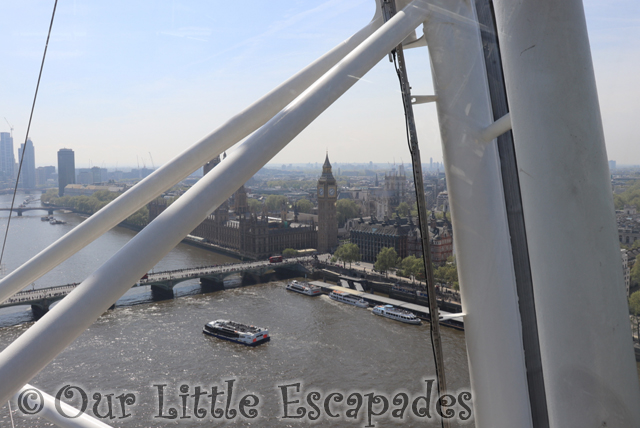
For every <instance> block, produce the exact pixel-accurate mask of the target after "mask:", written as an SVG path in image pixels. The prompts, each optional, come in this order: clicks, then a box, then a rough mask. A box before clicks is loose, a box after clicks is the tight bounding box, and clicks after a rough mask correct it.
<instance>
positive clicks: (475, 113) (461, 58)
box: [424, 0, 532, 428]
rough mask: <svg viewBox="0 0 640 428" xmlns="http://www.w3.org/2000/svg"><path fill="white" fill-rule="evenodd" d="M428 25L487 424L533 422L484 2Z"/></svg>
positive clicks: (482, 419) (472, 366)
mask: <svg viewBox="0 0 640 428" xmlns="http://www.w3.org/2000/svg"><path fill="white" fill-rule="evenodd" d="M432 3H433V5H434V10H437V11H438V12H437V13H436V12H434V13H433V15H432V16H431V18H430V19H429V22H427V23H426V24H425V25H424V34H425V37H426V40H427V45H428V46H429V55H430V57H431V69H432V76H433V86H434V89H435V93H436V96H437V97H438V98H437V102H436V108H437V111H438V120H439V122H440V132H441V137H442V147H443V155H444V166H445V173H446V176H447V188H448V191H449V203H450V206H451V216H452V220H453V239H454V242H455V248H456V258H457V264H458V273H459V278H460V292H461V296H462V310H463V312H464V313H466V316H465V319H464V324H465V338H466V342H467V354H468V358H469V372H470V376H471V388H472V390H473V401H474V411H475V415H474V416H475V423H476V426H477V427H478V428H493V427H520V428H526V427H532V421H531V407H530V403H529V392H528V387H527V377H526V366H525V358H524V351H523V341H522V329H521V323H520V312H519V309H518V296H517V291H516V282H515V272H514V267H513V257H512V251H511V241H510V235H509V228H508V220H507V213H506V208H505V201H504V194H503V190H502V189H503V187H502V178H501V173H500V162H499V158H498V152H497V147H496V143H495V141H494V142H491V143H489V144H486V143H481V142H479V130H480V129H484V128H486V127H488V126H490V125H491V124H492V123H493V114H492V109H491V101H490V94H489V88H488V84H487V79H486V71H485V65H484V57H483V51H482V49H483V46H482V41H481V38H480V29H479V27H478V22H477V17H476V12H475V8H474V2H470V1H466V0H455V1H451V0H436V1H433V2H432Z"/></svg>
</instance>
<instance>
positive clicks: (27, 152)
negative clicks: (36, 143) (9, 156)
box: [18, 138, 36, 189]
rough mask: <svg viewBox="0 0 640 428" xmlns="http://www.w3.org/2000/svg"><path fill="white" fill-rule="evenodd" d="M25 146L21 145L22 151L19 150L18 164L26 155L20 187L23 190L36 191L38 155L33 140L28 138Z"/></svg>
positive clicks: (23, 161)
mask: <svg viewBox="0 0 640 428" xmlns="http://www.w3.org/2000/svg"><path fill="white" fill-rule="evenodd" d="M25 144H26V146H25ZM25 144H21V145H20V149H19V150H18V162H20V161H21V159H22V156H23V153H24V160H22V168H21V170H20V187H22V188H23V189H35V188H36V155H35V150H34V149H33V142H32V141H31V138H27V142H26V143H25ZM18 165H19V164H18Z"/></svg>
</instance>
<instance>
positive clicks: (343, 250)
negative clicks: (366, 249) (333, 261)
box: [334, 243, 360, 268]
mask: <svg viewBox="0 0 640 428" xmlns="http://www.w3.org/2000/svg"><path fill="white" fill-rule="evenodd" d="M334 256H335V257H336V258H337V259H338V260H340V261H342V263H343V265H344V266H345V267H346V264H347V263H349V268H351V263H353V262H358V261H360V248H359V247H358V246H357V245H356V244H351V243H347V244H342V245H341V246H340V247H339V248H338V249H337V250H336V252H335V253H334Z"/></svg>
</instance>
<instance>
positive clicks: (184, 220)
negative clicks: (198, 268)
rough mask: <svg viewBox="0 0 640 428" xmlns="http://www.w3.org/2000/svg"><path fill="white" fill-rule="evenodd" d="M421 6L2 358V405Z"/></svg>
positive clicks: (376, 54) (380, 53)
mask: <svg viewBox="0 0 640 428" xmlns="http://www.w3.org/2000/svg"><path fill="white" fill-rule="evenodd" d="M428 14H429V7H428V5H427V1H426V0H415V1H413V2H412V3H411V4H409V5H408V6H407V7H406V8H405V9H404V10H403V11H401V12H398V13H397V14H396V15H395V16H394V17H393V18H392V19H391V20H389V21H388V22H387V23H385V24H384V25H383V26H382V27H380V29H378V30H377V31H376V32H375V33H374V34H373V35H372V36H370V37H369V38H368V39H367V40H366V41H364V42H363V43H362V44H361V45H360V46H358V47H357V48H356V49H354V50H353V52H351V53H350V54H349V55H347V56H346V58H345V59H344V60H343V61H341V62H340V63H339V64H338V65H336V66H335V67H334V68H333V69H331V71H329V72H328V73H327V74H325V75H324V76H323V77H322V78H321V79H319V80H318V81H317V82H316V84H314V85H312V86H311V87H310V88H309V89H308V90H307V91H305V92H304V93H303V94H302V95H300V96H299V97H298V98H297V99H296V100H295V101H294V102H292V103H291V104H290V105H288V106H287V107H286V108H285V109H284V110H282V111H281V112H280V113H278V114H277V115H276V116H275V117H273V119H271V120H270V121H269V122H268V123H267V124H265V125H264V126H263V127H262V128H260V129H259V130H258V131H257V132H255V133H254V134H253V135H251V136H250V137H249V138H247V140H245V141H244V142H243V143H242V144H240V146H239V147H238V148H237V150H235V151H233V153H232V154H230V155H229V156H228V157H227V158H226V159H225V160H223V161H222V162H221V163H220V164H219V165H217V166H216V167H215V168H214V169H213V170H211V172H210V173H208V174H207V175H206V176H205V177H203V178H202V179H201V180H200V181H198V182H197V183H196V184H195V185H194V186H193V187H192V188H191V189H189V191H187V192H186V193H185V194H184V195H183V196H182V197H181V198H180V199H178V200H177V201H176V202H174V203H173V204H172V205H171V206H169V207H168V208H167V209H166V210H165V211H164V212H163V213H162V214H161V215H160V216H158V217H157V218H156V219H155V220H154V221H153V222H151V223H150V224H149V225H148V226H147V227H145V228H144V229H143V230H142V231H141V232H140V233H138V234H137V235H136V236H135V237H134V238H133V239H131V240H130V241H129V242H128V243H127V244H126V245H125V246H124V247H123V248H122V249H121V250H120V251H119V252H118V253H116V254H115V255H114V256H113V257H112V258H111V259H109V260H108V261H107V262H106V263H105V264H104V265H102V266H101V267H100V268H99V269H98V270H97V271H95V272H94V273H93V274H92V275H90V276H89V277H88V278H87V279H86V280H85V281H83V282H82V283H81V284H80V285H79V286H78V287H77V288H76V289H75V290H74V291H73V292H71V293H70V294H69V295H68V296H67V297H65V298H64V299H62V300H61V301H60V303H58V304H57V305H56V306H55V307H54V308H53V309H51V310H50V311H49V312H48V313H47V314H46V315H44V316H43V317H42V318H41V319H40V320H39V321H38V322H37V323H35V324H34V325H33V326H32V327H31V328H29V330H27V331H26V332H25V333H23V334H22V335H21V336H20V337H19V338H18V339H16V340H15V341H14V342H13V343H12V344H11V345H9V346H8V347H7V348H5V349H4V351H2V353H0V379H2V384H0V402H2V401H6V400H7V399H8V398H9V397H10V396H11V395H12V394H13V393H14V392H15V391H17V390H18V389H19V388H20V387H21V386H22V385H24V384H25V383H26V382H28V381H29V380H30V379H31V378H32V377H33V376H35V375H36V374H37V373H38V372H39V371H40V370H42V369H43V368H44V367H45V366H46V365H47V364H48V363H49V362H50V361H51V360H52V359H53V358H55V356H56V355H58V354H59V353H60V352H62V351H63V350H64V348H66V347H67V346H68V345H69V344H70V343H71V342H72V341H73V340H74V339H75V338H76V337H78V336H79V335H80V334H81V333H82V332H83V331H84V330H85V329H86V328H88V327H89V326H90V325H91V324H92V323H93V322H94V321H95V320H96V319H97V318H98V317H99V316H100V315H101V314H102V313H103V312H104V311H106V310H107V309H108V308H109V306H110V305H112V304H113V303H114V302H115V301H116V300H117V299H118V298H119V297H120V296H122V295H123V294H124V293H125V292H126V291H127V290H128V289H129V288H130V285H131V284H133V283H135V282H136V280H137V279H138V278H140V277H141V276H142V275H143V274H144V273H146V272H147V271H148V270H149V269H151V267H153V266H154V265H155V264H156V263H157V262H158V261H159V260H160V259H162V257H164V255H166V254H167V253H168V252H169V251H170V250H171V249H172V248H173V247H174V246H175V245H176V244H178V243H179V242H180V241H181V240H182V239H183V238H184V237H185V236H186V235H187V234H188V233H190V232H191V231H192V230H193V229H194V228H195V227H196V226H197V225H198V224H200V223H201V222H202V221H203V220H204V219H205V218H206V217H207V216H208V215H209V214H210V213H211V212H212V211H213V210H214V209H215V208H216V207H218V206H219V205H220V204H221V203H222V202H224V201H225V200H226V199H227V198H228V197H229V196H231V194H232V193H233V192H234V191H235V190H236V189H237V187H238V184H239V183H244V182H246V181H247V180H248V179H249V178H251V177H252V176H253V175H254V174H255V173H256V172H257V171H258V170H259V169H260V168H261V167H262V166H263V165H265V164H266V163H267V162H268V161H269V160H270V159H271V158H272V157H273V156H275V155H276V154H277V153H278V152H279V151H280V150H281V149H282V148H284V147H285V146H286V145H287V144H288V143H289V142H290V141H291V140H292V139H293V138H294V137H295V136H296V135H298V133H300V132H301V131H302V130H303V129H304V128H306V126H307V125H308V124H309V123H311V122H312V121H313V120H314V119H315V118H316V117H317V116H319V115H320V114H321V113H322V112H323V111H324V110H325V109H326V108H327V107H329V106H330V105H331V104H332V103H333V102H334V101H335V100H337V99H338V98H339V97H340V96H341V95H342V94H343V93H344V92H346V91H347V90H348V89H349V88H350V87H351V86H353V85H354V84H355V83H356V82H357V81H358V79H359V78H361V77H362V76H363V75H364V74H365V73H366V72H367V71H369V70H370V69H371V68H372V67H373V66H374V65H375V64H377V63H378V61H380V59H382V58H384V57H385V56H386V55H387V54H388V53H389V52H390V51H391V50H392V49H393V48H394V47H395V46H397V45H398V44H399V43H400V42H402V40H404V39H405V37H407V35H408V34H410V32H411V31H413V30H414V29H415V28H416V27H417V26H418V25H420V24H421V23H422V22H423V21H425V19H426V17H427V16H428Z"/></svg>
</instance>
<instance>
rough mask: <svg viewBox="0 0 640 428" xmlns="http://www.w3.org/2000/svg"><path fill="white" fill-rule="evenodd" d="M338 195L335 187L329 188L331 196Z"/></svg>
mask: <svg viewBox="0 0 640 428" xmlns="http://www.w3.org/2000/svg"><path fill="white" fill-rule="evenodd" d="M335 194H336V189H335V187H330V188H329V196H334V195H335Z"/></svg>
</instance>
